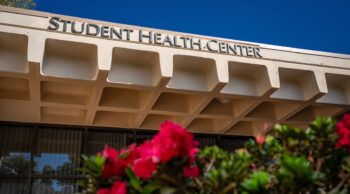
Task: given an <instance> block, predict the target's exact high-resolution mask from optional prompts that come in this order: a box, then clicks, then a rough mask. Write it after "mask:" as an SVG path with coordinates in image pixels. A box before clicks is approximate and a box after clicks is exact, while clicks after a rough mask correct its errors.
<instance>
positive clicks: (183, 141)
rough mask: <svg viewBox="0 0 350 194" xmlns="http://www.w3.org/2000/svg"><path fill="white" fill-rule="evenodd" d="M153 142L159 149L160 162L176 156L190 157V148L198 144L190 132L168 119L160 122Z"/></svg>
mask: <svg viewBox="0 0 350 194" xmlns="http://www.w3.org/2000/svg"><path fill="white" fill-rule="evenodd" d="M153 143H154V145H155V146H156V149H158V150H159V157H160V158H159V159H160V161H161V162H167V161H169V160H171V159H173V158H177V157H186V156H188V157H190V155H191V150H192V149H193V148H197V146H198V142H197V141H195V140H194V137H193V135H192V134H191V133H188V132H187V131H186V130H185V129H184V128H182V127H181V126H180V125H177V124H174V123H172V122H170V121H165V122H164V123H162V124H161V126H160V131H159V133H158V134H157V135H156V136H155V137H154V138H153ZM192 152H193V151H192Z"/></svg>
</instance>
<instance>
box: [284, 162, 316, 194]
mask: <svg viewBox="0 0 350 194" xmlns="http://www.w3.org/2000/svg"><path fill="white" fill-rule="evenodd" d="M279 163H280V168H279V170H278V172H277V177H278V180H279V184H280V186H281V187H282V189H283V190H285V191H288V190H294V191H296V192H297V191H298V192H299V191H303V190H305V191H308V190H311V187H312V186H313V184H314V183H315V182H316V181H317V180H318V179H320V178H321V175H320V174H319V173H317V172H316V171H314V170H313V169H312V168H311V165H310V163H309V162H308V161H307V159H306V158H305V157H296V156H291V155H284V156H283V157H282V158H281V160H280V161H279Z"/></svg>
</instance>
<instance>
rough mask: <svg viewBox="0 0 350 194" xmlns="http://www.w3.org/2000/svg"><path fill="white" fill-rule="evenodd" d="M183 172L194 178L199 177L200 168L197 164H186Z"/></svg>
mask: <svg viewBox="0 0 350 194" xmlns="http://www.w3.org/2000/svg"><path fill="white" fill-rule="evenodd" d="M183 173H184V175H185V176H186V177H191V178H194V177H198V175H199V169H198V167H197V166H192V167H189V166H186V167H185V168H184V169H183Z"/></svg>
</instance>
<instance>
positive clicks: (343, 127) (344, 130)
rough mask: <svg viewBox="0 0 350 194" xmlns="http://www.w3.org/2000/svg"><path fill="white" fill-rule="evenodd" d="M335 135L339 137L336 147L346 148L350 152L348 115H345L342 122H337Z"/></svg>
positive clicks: (349, 120)
mask: <svg viewBox="0 0 350 194" xmlns="http://www.w3.org/2000/svg"><path fill="white" fill-rule="evenodd" d="M336 127H337V134H338V136H339V139H338V142H337V144H336V147H343V148H347V149H348V150H349V152H350V114H346V115H344V117H343V120H342V121H340V122H338V123H337V125H336Z"/></svg>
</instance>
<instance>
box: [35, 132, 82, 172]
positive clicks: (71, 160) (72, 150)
mask: <svg viewBox="0 0 350 194" xmlns="http://www.w3.org/2000/svg"><path fill="white" fill-rule="evenodd" d="M81 138H82V134H81V131H73V130H72V131H70V130H40V131H39V140H38V146H37V152H36V153H35V157H34V162H36V163H37V165H36V166H35V168H34V169H33V173H34V174H43V175H76V174H78V173H77V170H76V169H77V167H79V162H80V150H81V143H80V142H81Z"/></svg>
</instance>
